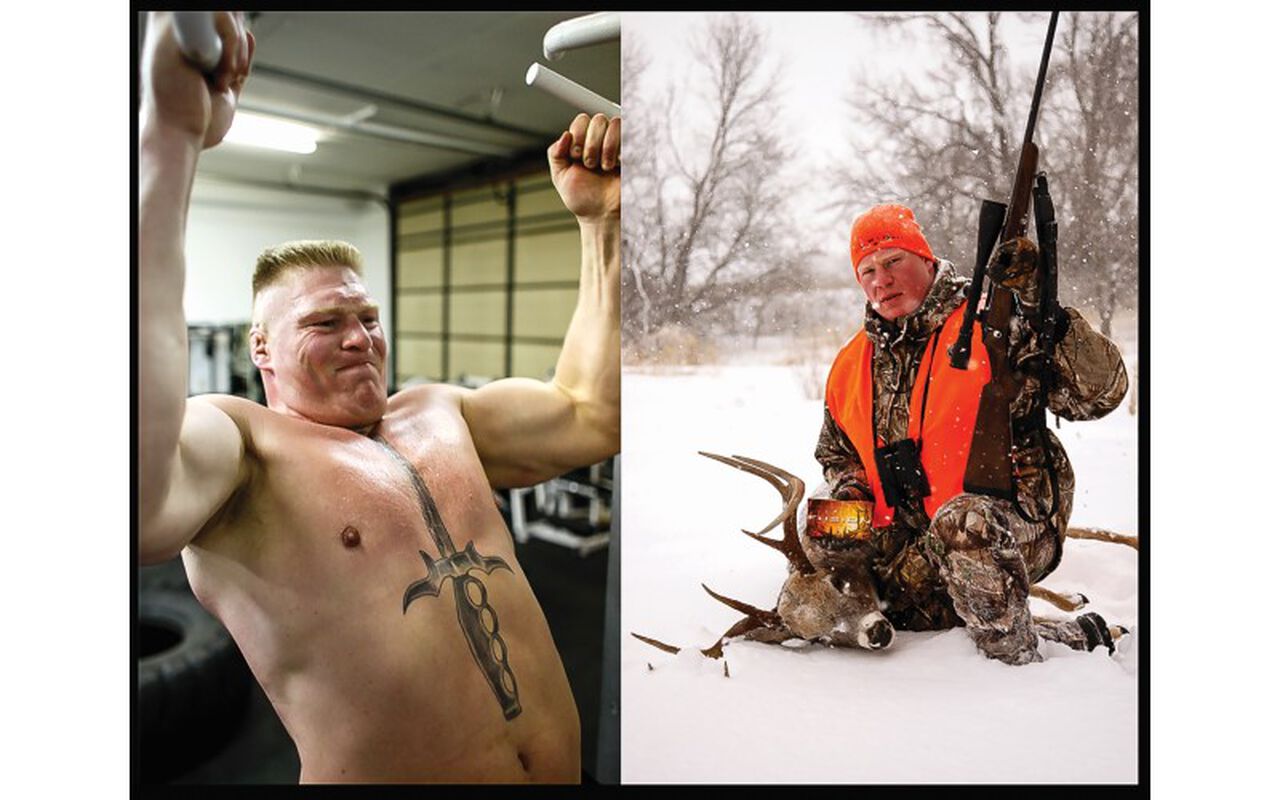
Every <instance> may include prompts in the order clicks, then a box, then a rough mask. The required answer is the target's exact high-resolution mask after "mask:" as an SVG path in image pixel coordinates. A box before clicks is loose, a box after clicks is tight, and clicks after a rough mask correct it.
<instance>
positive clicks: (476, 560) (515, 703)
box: [373, 436, 521, 720]
mask: <svg viewBox="0 0 1280 800" xmlns="http://www.w3.org/2000/svg"><path fill="white" fill-rule="evenodd" d="M373 440H374V441H375V442H377V443H378V444H380V445H382V446H383V447H385V448H386V449H387V450H388V451H390V453H391V455H392V456H393V457H394V458H395V459H396V461H398V462H400V464H401V466H403V467H404V468H405V470H406V471H407V472H408V473H409V477H410V479H411V480H412V481H413V488H414V490H415V491H416V492H417V494H418V505H419V506H420V507H421V509H422V518H423V520H424V521H425V522H426V523H427V530H428V531H429V532H430V533H431V538H432V539H433V540H434V541H435V544H436V548H437V549H438V550H439V551H440V558H438V559H436V560H434V561H433V560H432V559H431V556H430V555H428V554H427V553H426V552H425V551H423V550H419V551H418V554H419V555H420V556H422V561H423V563H425V564H426V565H427V577H425V578H421V579H419V580H416V581H414V582H413V583H411V584H409V586H408V588H406V589H405V591H404V604H403V609H402V610H403V611H404V612H405V613H408V611H409V604H410V603H412V602H413V601H414V600H416V599H418V598H419V597H423V596H430V597H439V596H440V590H441V589H442V588H443V587H444V584H445V583H446V582H447V581H449V579H451V578H452V579H453V597H454V604H455V606H456V607H457V609H458V623H459V624H460V625H461V626H462V632H463V634H464V635H465V637H466V640H467V645H468V647H470V649H471V656H472V657H473V658H474V659H475V660H476V664H477V665H479V667H480V670H481V671H482V672H483V673H484V676H485V678H486V679H487V680H488V682H489V687H490V688H492V689H493V694H494V696H495V697H497V699H498V703H499V705H501V706H502V716H503V717H505V718H506V719H508V720H510V719H515V717H516V716H518V715H519V714H520V711H521V708H520V692H519V690H518V689H517V688H516V676H515V673H513V672H512V671H511V665H510V664H509V663H508V661H507V643H506V642H505V641H503V639H502V634H501V633H500V631H499V629H498V615H497V613H496V612H495V611H494V610H493V606H491V605H489V599H488V591H487V590H486V589H485V586H484V583H483V582H482V581H481V580H480V579H479V578H478V577H476V576H475V575H472V574H471V572H472V571H473V570H482V571H484V572H485V573H486V574H487V573H490V572H493V571H494V570H495V569H505V570H507V571H508V572H510V571H511V567H510V566H508V565H507V562H505V561H503V560H502V559H501V558H499V557H498V556H482V555H480V554H479V553H478V552H476V545H475V542H468V543H467V546H466V547H465V548H464V549H463V550H461V551H459V550H458V549H457V547H456V546H454V544H453V539H452V538H451V537H450V536H449V530H448V529H447V528H445V526H444V520H443V519H441V518H440V512H439V510H438V509H437V508H436V504H435V500H434V499H432V497H431V492H430V491H428V490H427V485H426V484H425V483H423V481H422V476H421V475H419V474H418V470H416V469H414V467H413V465H412V464H410V463H409V462H408V460H406V459H405V457H404V456H402V455H401V454H400V452H399V451H397V450H396V449H395V448H394V447H392V446H391V445H390V444H388V443H387V440H385V439H383V438H382V437H381V436H375V437H373Z"/></svg>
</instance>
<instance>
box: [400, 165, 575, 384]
mask: <svg viewBox="0 0 1280 800" xmlns="http://www.w3.org/2000/svg"><path fill="white" fill-rule="evenodd" d="M392 194H393V196H395V195H396V192H395V191H394V190H393V192H392ZM395 214H396V221H397V236H396V259H395V268H394V269H395V278H394V286H395V289H394V293H395V296H396V328H395V331H396V337H395V338H396V344H397V349H396V361H395V369H396V383H397V385H404V384H405V383H406V382H410V381H421V380H430V381H452V382H458V381H468V380H474V381H475V382H483V381H484V380H487V379H492V378H500V377H506V376H511V375H519V376H524V377H530V378H536V379H544V378H547V377H549V376H550V375H551V373H552V371H553V370H554V369H555V364H556V359H557V358H558V357H559V354H560V345H561V343H562V342H563V340H564V334H565V331H566V330H567V329H568V327H569V319H570V318H571V317H572V315H573V309H574V306H575V305H576V303H577V296H578V274H579V271H580V268H581V248H580V241H579V236H578V226H577V222H576V221H575V220H574V218H573V215H572V214H570V213H569V212H568V211H567V210H566V209H565V207H564V205H563V203H561V201H560V197H559V195H558V194H557V193H556V190H555V187H554V186H553V185H552V183H551V179H550V177H549V176H548V174H547V171H546V166H545V164H543V165H540V166H538V167H535V168H533V170H532V171H530V172H529V173H527V174H523V175H518V176H515V177H506V178H502V179H494V180H491V181H488V182H486V183H484V184H482V185H479V186H476V185H474V184H472V185H470V186H467V187H465V188H452V189H440V190H437V191H434V192H431V193H426V194H422V195H418V196H415V197H412V198H411V199H403V200H401V201H399V202H397V203H396V205H395Z"/></svg>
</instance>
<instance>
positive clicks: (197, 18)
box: [173, 11, 222, 75]
mask: <svg viewBox="0 0 1280 800" xmlns="http://www.w3.org/2000/svg"><path fill="white" fill-rule="evenodd" d="M173 32H174V35H175V36H177V39H178V48H179V49H181V50H182V54H183V55H184V56H186V57H187V60H188V61H190V62H191V63H192V64H195V65H196V66H197V67H199V68H200V71H201V72H203V73H205V74H206V75H207V74H209V73H212V72H213V71H214V70H215V69H216V68H217V66H218V62H219V61H221V60H222V40H221V39H219V38H218V33H217V31H215V30H214V27H213V12H212V11H175V12H173Z"/></svg>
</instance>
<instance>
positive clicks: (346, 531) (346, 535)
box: [342, 525, 360, 547]
mask: <svg viewBox="0 0 1280 800" xmlns="http://www.w3.org/2000/svg"><path fill="white" fill-rule="evenodd" d="M342 544H343V546H344V547H359V546H360V531H358V530H356V529H355V526H354V525H348V526H347V527H345V528H343V529H342Z"/></svg>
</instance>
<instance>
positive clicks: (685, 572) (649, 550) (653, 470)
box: [621, 348, 1141, 783]
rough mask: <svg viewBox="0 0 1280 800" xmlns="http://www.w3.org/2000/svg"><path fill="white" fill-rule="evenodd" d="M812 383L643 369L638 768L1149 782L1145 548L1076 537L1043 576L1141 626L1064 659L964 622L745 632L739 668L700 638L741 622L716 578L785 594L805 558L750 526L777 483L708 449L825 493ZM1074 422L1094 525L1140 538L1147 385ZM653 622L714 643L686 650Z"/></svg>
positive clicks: (632, 537)
mask: <svg viewBox="0 0 1280 800" xmlns="http://www.w3.org/2000/svg"><path fill="white" fill-rule="evenodd" d="M1127 352H1129V353H1132V352H1134V350H1133V349H1132V348H1127ZM1130 374H1131V375H1132V372H1131V373H1130ZM805 380H806V379H805V378H804V370H803V369H802V368H796V367H785V366H722V367H699V368H687V369H680V368H674V369H672V368H668V369H666V370H661V371H647V370H639V369H628V370H626V371H625V372H624V376H623V409H624V414H623V420H624V430H623V454H624V455H623V462H622V470H623V472H624V474H625V475H626V478H625V480H624V481H623V496H622V531H623V533H622V538H621V541H622V548H623V549H622V559H623V560H622V564H623V573H622V631H623V642H622V697H623V707H622V778H623V780H624V781H626V782H648V781H653V782H703V781H705V782H735V781H743V782H857V783H877V782H893V783H921V782H950V781H960V782H979V783H987V782H990V783H1002V782H1055V783H1058V782H1061V783H1067V782H1126V783H1127V782H1136V781H1137V776H1138V649H1137V642H1138V637H1139V636H1140V635H1141V631H1139V630H1138V626H1137V622H1138V558H1137V553H1136V551H1134V550H1132V549H1131V548H1128V547H1124V546H1120V545H1114V544H1109V543H1104V542H1095V541H1080V540H1074V539H1072V540H1068V541H1067V544H1066V551H1065V554H1064V556H1063V560H1062V564H1061V566H1060V567H1059V568H1058V569H1057V570H1056V571H1055V572H1054V573H1053V574H1051V575H1050V576H1049V577H1048V578H1047V579H1045V581H1044V582H1043V585H1045V586H1047V587H1049V588H1051V589H1055V590H1058V591H1079V592H1083V593H1084V594H1086V595H1087V596H1088V597H1089V599H1090V601H1091V602H1090V604H1089V606H1087V610H1093V611H1097V612H1098V613H1100V614H1102V615H1103V616H1104V617H1105V618H1106V619H1107V620H1108V621H1109V622H1112V623H1120V624H1123V625H1125V626H1126V627H1128V628H1129V629H1130V630H1131V631H1132V632H1133V633H1132V635H1130V636H1128V637H1125V638H1124V639H1122V640H1121V642H1120V643H1119V645H1118V648H1117V652H1116V654H1115V655H1114V656H1111V657H1108V656H1107V655H1106V654H1105V652H1104V651H1102V650H1095V651H1094V652H1092V653H1080V652H1076V651H1072V650H1070V649H1068V648H1066V647H1064V646H1061V645H1058V644H1056V643H1053V642H1042V643H1041V652H1042V654H1043V655H1044V657H1045V659H1044V661H1043V662H1042V663H1038V664H1030V665H1027V666H1024V667H1008V666H1005V665H1003V664H1000V663H998V662H995V661H991V660H988V659H986V658H985V657H983V656H982V655H981V654H980V653H979V652H978V651H977V649H976V648H975V647H974V646H973V644H972V643H971V642H970V640H969V638H968V636H967V635H966V633H965V632H964V631H963V630H962V629H957V630H951V631H945V632H929V633H911V632H899V633H898V635H897V637H896V638H895V640H894V643H893V645H892V647H890V648H889V649H888V650H887V651H884V652H880V653H871V652H866V651H860V650H846V649H835V648H826V647H821V646H817V645H802V646H800V647H795V648H792V647H779V646H775V645H765V644H759V643H753V642H735V643H733V644H730V645H729V646H728V647H726V649H725V654H726V660H727V662H728V669H729V677H728V678H726V677H725V674H724V666H723V664H722V662H718V661H712V660H710V659H707V658H704V657H703V656H701V655H700V654H699V653H697V652H696V649H697V648H701V647H706V646H707V645H709V644H711V643H712V642H714V641H715V640H716V638H717V637H718V636H719V635H720V634H721V633H723V632H724V630H725V629H726V628H728V627H729V626H730V625H731V624H733V623H734V622H736V621H737V620H738V619H739V618H740V616H741V615H740V614H738V613H737V612H735V611H732V610H731V609H729V608H727V607H725V606H723V605H721V604H720V603H718V602H716V601H715V600H713V599H712V598H711V597H709V596H708V595H707V594H706V593H704V592H703V590H702V588H701V587H700V585H699V584H701V583H706V584H707V585H708V586H709V587H710V588H712V589H714V590H716V591H717V592H719V593H721V594H727V595H729V596H730V597H735V598H738V599H741V600H744V601H746V602H749V603H752V604H754V605H757V606H760V607H763V608H772V607H773V606H774V603H775V602H776V600H777V593H778V589H779V588H780V586H781V585H782V580H783V577H784V576H785V572H786V562H785V560H784V559H783V557H782V556H781V555H780V554H778V553H777V552H775V551H773V550H771V549H770V548H767V547H764V546H762V545H760V544H757V543H755V542H753V541H751V540H750V539H748V538H747V537H745V536H743V535H742V534H741V533H738V531H739V530H740V529H742V528H750V529H753V530H758V529H759V527H760V526H762V525H763V524H764V523H765V522H767V521H768V520H770V519H772V518H773V516H774V515H775V514H776V513H777V511H778V510H779V508H780V502H781V500H780V498H779V496H778V494H777V492H775V491H774V490H773V489H771V488H770V487H769V486H768V485H767V484H766V483H765V482H764V481H762V480H760V479H759V478H756V477H754V476H752V475H749V474H746V473H744V472H740V471H738V470H734V469H731V468H730V467H727V466H724V465H722V464H719V463H716V462H714V461H711V460H709V459H706V458H703V457H701V456H699V455H697V452H696V451H698V450H707V451H710V452H715V453H722V454H740V455H746V456H751V457H754V458H758V459H762V460H764V461H768V462H770V463H772V464H775V465H777V466H779V467H782V468H783V469H786V470H788V471H790V472H792V473H794V474H796V475H798V476H799V477H801V478H802V479H804V481H805V484H806V491H810V490H812V488H813V487H815V486H816V485H817V484H818V483H819V482H820V481H821V471H820V470H819V468H818V465H817V462H815V461H814V459H813V446H814V443H815V441H816V438H817V433H818V428H819V425H820V423H821V415H822V406H821V403H820V402H819V401H816V400H810V399H807V398H806V396H805V392H804V391H803V389H802V387H803V385H804V383H805ZM1051 424H1052V422H1051ZM1057 434H1058V436H1059V438H1060V439H1061V440H1062V442H1063V444H1064V446H1065V447H1066V448H1067V451H1068V453H1069V455H1070V457H1071V460H1072V463H1073V465H1074V467H1075V471H1076V477H1077V488H1076V497H1075V508H1074V512H1073V515H1072V520H1071V522H1072V524H1073V525H1077V526H1084V525H1093V526H1099V527H1104V528H1108V529H1110V530H1114V531H1119V532H1124V533H1137V522H1138V474H1137V452H1138V451H1137V447H1138V436H1137V419H1136V417H1134V416H1132V415H1130V414H1129V413H1128V402H1127V400H1126V402H1125V404H1124V405H1122V406H1121V407H1120V408H1119V409H1117V410H1116V411H1115V412H1113V413H1112V414H1111V415H1109V416H1108V417H1106V418H1104V419H1103V420H1100V421H1096V422H1090V423H1079V424H1072V423H1068V422H1063V423H1062V427H1061V429H1060V430H1058V431H1057ZM779 534H780V529H777V530H775V531H774V534H773V535H779ZM1032 603H1033V607H1032V610H1033V612H1034V613H1036V614H1037V615H1043V616H1068V615H1066V614H1065V613H1064V612H1061V611H1058V610H1057V609H1055V608H1053V607H1052V606H1049V605H1048V604H1045V603H1042V602H1041V601H1039V600H1033V601H1032ZM631 631H635V632H637V633H643V634H646V635H649V636H652V637H655V638H658V639H662V640H663V641H667V642H670V643H672V644H676V645H680V646H693V647H692V648H691V649H689V650H685V651H682V652H681V653H680V654H679V655H676V656H672V655H668V654H666V653H663V652H661V651H659V650H656V649H654V648H652V647H650V646H649V645H647V644H644V643H642V642H640V641H637V640H636V639H634V638H632V637H631V636H629V635H628V634H629V632H631Z"/></svg>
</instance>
